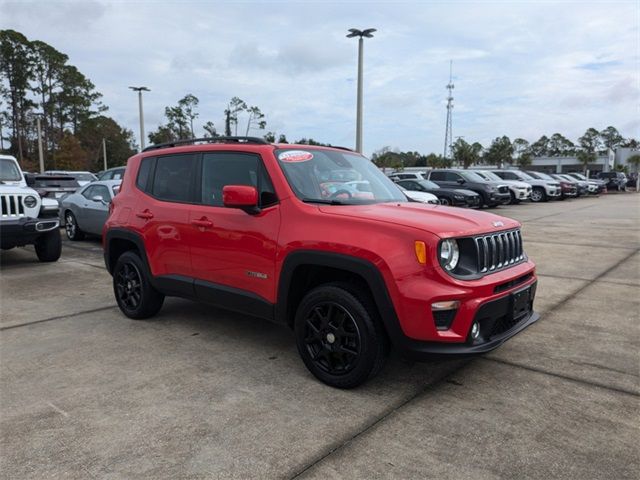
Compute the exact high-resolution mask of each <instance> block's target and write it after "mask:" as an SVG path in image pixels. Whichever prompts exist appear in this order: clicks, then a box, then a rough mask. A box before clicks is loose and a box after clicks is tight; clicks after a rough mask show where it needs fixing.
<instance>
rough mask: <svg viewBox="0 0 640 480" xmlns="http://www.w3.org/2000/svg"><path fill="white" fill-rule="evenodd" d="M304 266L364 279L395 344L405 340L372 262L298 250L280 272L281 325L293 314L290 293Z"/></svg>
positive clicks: (278, 305) (278, 307)
mask: <svg viewBox="0 0 640 480" xmlns="http://www.w3.org/2000/svg"><path fill="white" fill-rule="evenodd" d="M301 265H317V266H321V267H331V268H336V269H340V270H344V271H347V272H350V273H353V274H355V275H358V276H359V277H360V278H362V279H363V280H364V281H365V283H366V284H367V286H368V287H369V289H370V291H371V293H372V296H373V301H374V302H375V304H376V307H377V308H378V313H379V314H380V318H381V319H382V322H383V324H384V327H385V329H386V331H387V334H388V335H389V338H390V339H391V341H392V342H393V343H397V341H400V340H401V339H402V338H404V333H403V332H402V329H401V328H400V323H399V321H398V317H397V315H396V311H395V308H394V306H393V302H392V301H391V297H390V296H389V291H388V290H387V286H386V284H385V281H384V278H383V276H382V273H381V272H380V270H379V269H378V268H377V267H376V266H375V265H374V264H373V263H371V262H370V261H368V260H365V259H363V258H360V257H354V256H351V255H344V254H340V253H333V252H324V251H317V250H296V251H294V252H291V253H290V254H288V255H287V257H286V258H285V260H284V262H283V264H282V269H281V270H280V280H279V282H278V293H277V302H276V311H275V318H276V321H277V322H278V323H283V324H285V325H287V324H288V322H287V319H288V318H289V316H290V315H291V314H292V312H289V311H288V304H289V293H290V290H291V282H292V279H293V274H294V272H295V270H296V268H297V267H299V266H301Z"/></svg>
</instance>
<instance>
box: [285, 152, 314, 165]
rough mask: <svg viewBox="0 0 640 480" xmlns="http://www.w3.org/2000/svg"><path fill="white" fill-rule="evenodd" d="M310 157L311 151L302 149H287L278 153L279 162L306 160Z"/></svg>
mask: <svg viewBox="0 0 640 480" xmlns="http://www.w3.org/2000/svg"><path fill="white" fill-rule="evenodd" d="M312 158H313V153H311V152H305V151H303V150H288V151H286V152H282V153H281V154H280V155H278V159H279V160H280V161H281V162H290V163H297V162H308V161H309V160H311V159H312Z"/></svg>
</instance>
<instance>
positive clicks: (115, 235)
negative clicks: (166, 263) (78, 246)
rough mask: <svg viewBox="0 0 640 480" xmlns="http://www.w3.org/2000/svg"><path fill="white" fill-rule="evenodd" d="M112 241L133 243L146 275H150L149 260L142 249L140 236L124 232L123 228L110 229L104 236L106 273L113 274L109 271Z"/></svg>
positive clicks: (142, 241)
mask: <svg viewBox="0 0 640 480" xmlns="http://www.w3.org/2000/svg"><path fill="white" fill-rule="evenodd" d="M113 240H126V241H129V242H131V243H133V244H134V245H135V246H136V247H137V249H138V252H139V253H140V258H141V259H142V263H144V266H145V268H146V269H147V273H148V274H149V275H151V269H150V268H149V260H148V258H147V251H146V249H145V248H144V240H143V239H142V237H141V236H140V234H138V233H135V232H132V231H131V230H126V229H124V228H110V229H109V230H108V231H107V233H106V234H105V236H104V243H103V245H104V263H105V265H106V267H107V271H108V272H109V273H110V274H113V272H112V271H111V267H112V265H111V252H110V249H111V242H112V241H113Z"/></svg>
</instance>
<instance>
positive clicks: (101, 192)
mask: <svg viewBox="0 0 640 480" xmlns="http://www.w3.org/2000/svg"><path fill="white" fill-rule="evenodd" d="M96 196H98V197H102V200H103V201H105V202H110V201H111V195H109V189H108V188H107V187H105V186H104V185H94V187H93V192H92V193H91V197H90V199H91V200H93V197H96Z"/></svg>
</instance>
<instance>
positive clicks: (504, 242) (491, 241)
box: [474, 230, 524, 273]
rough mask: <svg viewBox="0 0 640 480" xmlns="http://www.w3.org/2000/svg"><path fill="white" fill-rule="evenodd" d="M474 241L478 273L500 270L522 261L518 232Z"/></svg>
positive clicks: (520, 241)
mask: <svg viewBox="0 0 640 480" xmlns="http://www.w3.org/2000/svg"><path fill="white" fill-rule="evenodd" d="M474 241H475V244H476V250H477V254H478V271H479V272H480V273H486V272H494V271H496V270H501V269H503V268H507V267H509V266H511V265H514V264H516V263H519V262H521V261H522V260H524V251H523V250H522V235H521V234H520V230H511V231H508V232H500V233H493V234H491V235H483V236H481V237H475V238H474Z"/></svg>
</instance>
